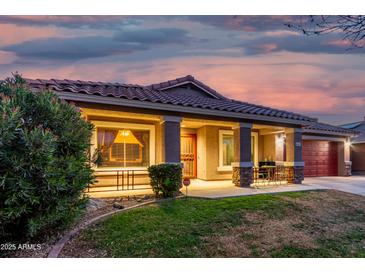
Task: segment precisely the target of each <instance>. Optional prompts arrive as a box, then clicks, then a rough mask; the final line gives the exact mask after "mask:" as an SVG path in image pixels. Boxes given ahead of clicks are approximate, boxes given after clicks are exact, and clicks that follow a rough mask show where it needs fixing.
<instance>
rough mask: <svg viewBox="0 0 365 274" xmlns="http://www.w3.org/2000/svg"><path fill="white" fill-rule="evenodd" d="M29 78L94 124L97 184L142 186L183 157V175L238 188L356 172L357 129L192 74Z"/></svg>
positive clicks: (33, 87) (119, 186)
mask: <svg viewBox="0 0 365 274" xmlns="http://www.w3.org/2000/svg"><path fill="white" fill-rule="evenodd" d="M26 82H27V83H28V85H29V86H30V87H31V88H32V89H33V90H34V91H37V90H43V89H50V90H53V91H54V92H56V93H57V94H58V95H59V96H60V97H61V98H63V99H64V100H66V101H68V102H70V103H72V104H75V105H76V106H77V107H78V108H79V109H80V111H81V113H82V115H83V117H84V118H85V119H87V120H89V121H91V122H92V123H93V124H94V125H95V128H96V130H95V132H94V135H93V138H92V141H91V143H92V145H91V148H90V149H91V151H92V152H93V151H95V150H96V149H98V150H99V151H100V152H101V154H102V158H103V161H102V164H100V165H99V166H96V167H95V172H96V175H97V178H98V181H99V183H97V184H96V186H99V187H110V186H115V185H117V189H118V190H119V189H137V188H139V187H140V188H142V186H143V185H144V186H145V185H146V184H148V177H147V167H148V166H149V165H153V164H156V163H182V165H183V175H184V176H185V177H190V178H197V179H200V180H205V181H210V180H232V181H233V183H234V184H235V185H237V186H250V185H256V184H261V183H265V184H267V183H270V182H285V183H297V184H299V183H301V182H302V180H303V179H304V177H306V176H348V175H350V174H351V162H350V148H349V140H350V138H351V137H352V136H354V134H355V132H354V131H353V130H351V129H344V128H341V127H336V126H332V125H328V124H323V123H319V122H318V120H317V119H315V118H312V117H308V116H305V115H301V114H297V113H293V112H289V111H285V110H278V109H274V108H269V107H265V106H261V105H254V104H251V103H247V102H241V101H237V100H234V99H230V98H227V97H225V96H224V95H222V94H220V93H219V92H217V91H216V90H214V89H212V88H210V87H209V86H207V85H206V84H204V83H202V82H200V81H198V80H197V79H195V78H194V77H192V76H190V75H188V76H185V77H182V78H178V79H174V80H170V81H166V82H162V83H158V84H151V85H149V86H141V85H130V84H119V83H103V82H89V81H72V80H54V79H51V80H40V79H37V80H31V79H26ZM96 186H95V187H96Z"/></svg>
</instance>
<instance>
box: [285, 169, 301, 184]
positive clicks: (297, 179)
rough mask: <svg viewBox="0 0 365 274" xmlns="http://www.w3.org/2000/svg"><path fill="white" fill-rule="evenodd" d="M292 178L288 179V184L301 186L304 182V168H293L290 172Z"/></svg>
mask: <svg viewBox="0 0 365 274" xmlns="http://www.w3.org/2000/svg"><path fill="white" fill-rule="evenodd" d="M291 172H292V173H293V174H292V176H289V177H288V183H289V184H301V183H302V181H303V180H304V167H302V166H294V167H293V170H292V171H291Z"/></svg>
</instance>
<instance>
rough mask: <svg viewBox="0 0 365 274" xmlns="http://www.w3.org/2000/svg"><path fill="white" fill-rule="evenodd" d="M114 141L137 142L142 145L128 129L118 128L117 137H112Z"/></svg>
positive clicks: (121, 142) (120, 142)
mask: <svg viewBox="0 0 365 274" xmlns="http://www.w3.org/2000/svg"><path fill="white" fill-rule="evenodd" d="M114 143H117V144H124V143H125V144H137V145H140V146H141V147H143V144H141V142H140V141H138V139H137V138H136V136H134V134H133V132H132V131H130V130H129V129H120V130H119V131H118V134H117V137H115V139H114Z"/></svg>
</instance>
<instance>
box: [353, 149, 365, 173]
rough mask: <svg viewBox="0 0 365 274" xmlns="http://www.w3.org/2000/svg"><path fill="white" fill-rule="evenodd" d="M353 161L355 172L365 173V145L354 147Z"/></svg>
mask: <svg viewBox="0 0 365 274" xmlns="http://www.w3.org/2000/svg"><path fill="white" fill-rule="evenodd" d="M351 160H352V170H353V171H354V172H359V171H360V172H362V173H365V143H361V144H353V145H352V147H351Z"/></svg>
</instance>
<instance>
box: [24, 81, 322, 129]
mask: <svg viewBox="0 0 365 274" xmlns="http://www.w3.org/2000/svg"><path fill="white" fill-rule="evenodd" d="M183 78H186V79H185V80H187V81H192V82H194V83H195V84H197V85H198V84H199V85H200V86H204V88H205V89H207V90H208V88H209V87H208V86H206V85H204V84H202V83H201V82H199V81H197V80H195V79H194V78H193V77H192V76H186V77H183ZM183 78H179V79H183ZM25 80H26V83H27V84H28V85H29V86H30V87H31V88H33V89H50V90H53V91H56V92H71V93H78V94H89V95H98V96H104V97H115V98H122V99H128V100H136V101H145V102H152V103H162V104H168V105H179V106H186V107H193V108H200V109H211V110H218V111H227V112H235V113H243V114H251V115H255V116H258V117H260V116H261V117H262V116H266V117H274V118H283V119H289V120H295V121H300V122H306V123H308V122H315V121H316V120H317V119H315V118H311V117H308V116H304V115H300V114H297V113H293V112H289V111H284V110H278V109H274V108H270V107H265V106H260V105H255V104H250V103H246V102H240V101H237V100H231V99H227V98H226V97H224V96H223V95H220V94H219V93H217V92H216V91H213V90H212V89H210V88H209V92H210V93H212V94H215V96H217V97H220V98H208V97H203V96H187V95H178V94H170V93H169V91H168V90H165V89H166V88H168V87H171V86H172V85H173V83H175V82H174V81H175V80H172V81H168V82H171V83H170V84H165V83H167V82H164V83H161V84H157V86H156V88H154V87H153V86H155V85H152V86H141V85H127V84H120V83H108V82H90V81H74V80H56V79H51V80H41V79H36V80H32V79H25ZM176 82H181V83H182V82H184V81H182V80H177V79H176ZM157 88H159V89H157ZM293 123H294V121H293Z"/></svg>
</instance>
